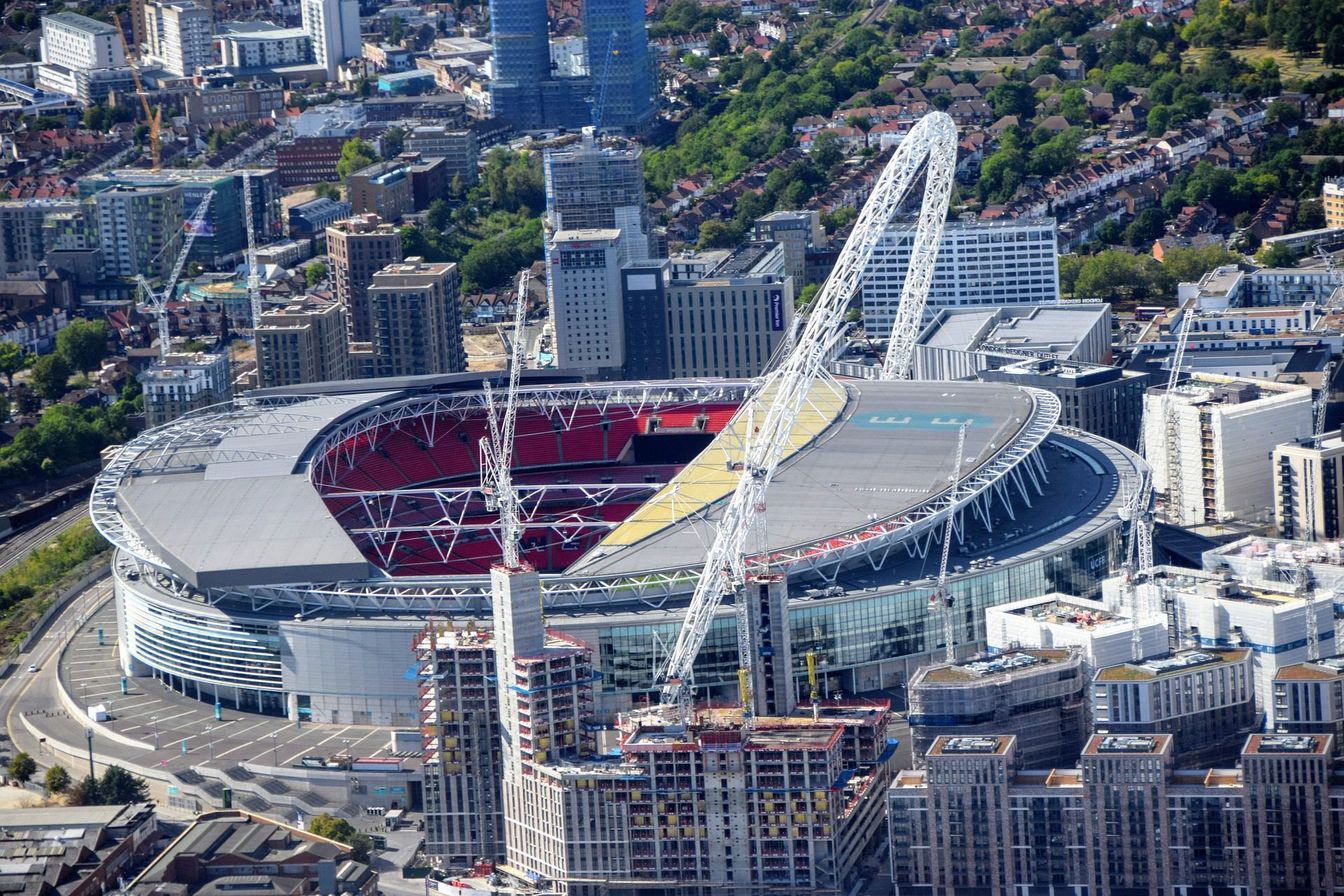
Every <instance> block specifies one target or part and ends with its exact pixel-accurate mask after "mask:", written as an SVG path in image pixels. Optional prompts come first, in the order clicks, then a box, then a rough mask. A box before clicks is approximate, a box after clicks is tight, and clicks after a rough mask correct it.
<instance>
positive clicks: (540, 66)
mask: <svg viewBox="0 0 1344 896" xmlns="http://www.w3.org/2000/svg"><path fill="white" fill-rule="evenodd" d="M490 46H491V49H492V51H493V52H492V56H493V63H494V80H493V81H491V83H490V101H491V104H492V106H493V109H494V114H495V116H496V117H497V118H503V119H505V120H507V121H509V122H512V123H513V124H514V125H516V126H517V127H519V128H523V129H524V130H527V129H532V128H540V127H545V125H544V124H543V121H544V115H543V105H542V101H541V94H542V89H541V88H542V82H543V81H549V80H550V78H551V48H550V41H549V22H548V21H547V18H546V0H490Z"/></svg>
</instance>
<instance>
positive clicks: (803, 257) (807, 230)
mask: <svg viewBox="0 0 1344 896" xmlns="http://www.w3.org/2000/svg"><path fill="white" fill-rule="evenodd" d="M751 238H752V239H753V240H759V241H768V242H775V243H779V244H780V245H781V246H783V247H784V272H785V273H786V274H788V275H789V276H790V277H792V278H793V291H794V292H795V293H798V292H802V291H803V287H804V286H806V285H807V250H808V249H809V248H812V247H815V246H821V245H823V244H824V243H825V241H826V231H825V230H823V229H822V226H821V213H820V212H818V211H816V210H815V209H813V210H811V211H778V212H771V213H770V214H768V215H766V216H765V217H763V218H757V219H756V221H755V223H754V224H752V228H751Z"/></svg>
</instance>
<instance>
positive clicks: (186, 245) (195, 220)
mask: <svg viewBox="0 0 1344 896" xmlns="http://www.w3.org/2000/svg"><path fill="white" fill-rule="evenodd" d="M214 195H215V194H214V191H213V190H212V191H210V192H208V193H206V194H205V198H204V199H202V200H201V204H200V205H198V206H196V211H194V212H192V215H191V219H190V220H188V221H187V222H186V224H184V225H183V234H182V250H181V251H180V252H178V253H177V260H176V261H174V262H173V268H172V271H171V272H170V273H169V274H168V279H167V280H165V281H164V282H163V290H162V291H161V292H156V291H155V289H154V287H153V286H151V285H150V284H149V281H148V280H146V279H145V275H144V274H137V275H136V277H135V280H136V283H137V284H139V286H140V291H141V292H142V293H143V294H144V302H145V304H146V305H148V306H149V308H150V310H151V311H154V312H155V313H157V314H158V318H159V319H158V324H157V325H158V329H159V357H160V358H166V357H167V356H168V348H169V343H170V342H171V336H170V334H169V329H168V302H169V301H171V300H172V297H173V289H174V288H176V286H177V281H178V280H179V279H180V278H181V277H182V269H183V268H185V267H186V266H187V256H188V255H190V254H191V245H192V243H194V242H196V234H197V233H198V232H199V231H200V230H201V228H202V227H203V225H204V224H205V216H206V213H207V212H208V211H209V210H210V200H211V199H212V198H213V197H214Z"/></svg>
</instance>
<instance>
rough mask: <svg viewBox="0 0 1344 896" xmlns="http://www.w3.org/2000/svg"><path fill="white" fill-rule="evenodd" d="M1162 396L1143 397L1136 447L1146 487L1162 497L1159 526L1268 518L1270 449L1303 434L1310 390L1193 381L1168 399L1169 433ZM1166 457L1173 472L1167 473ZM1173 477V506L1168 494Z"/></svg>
mask: <svg viewBox="0 0 1344 896" xmlns="http://www.w3.org/2000/svg"><path fill="white" fill-rule="evenodd" d="M1166 391H1167V390H1166V387H1165V386H1154V387H1153V388H1151V389H1149V390H1148V394H1147V395H1146V396H1145V397H1144V422H1143V445H1144V455H1145V456H1146V457H1147V458H1148V463H1149V464H1151V465H1152V468H1153V487H1154V488H1156V489H1157V490H1158V491H1159V492H1161V493H1162V494H1164V495H1166V496H1167V509H1166V515H1167V521H1168V522H1171V523H1174V524H1177V525H1182V526H1193V525H1201V524H1204V523H1218V522H1223V521H1225V520H1229V519H1233V518H1236V519H1243V520H1266V521H1267V520H1269V519H1270V518H1272V515H1273V511H1272V508H1273V504H1274V485H1273V477H1272V476H1271V469H1272V467H1271V464H1270V461H1269V457H1270V455H1271V453H1272V452H1273V451H1274V448H1275V446H1277V445H1280V444H1282V443H1284V442H1291V441H1294V440H1296V439H1298V438H1301V437H1303V436H1306V435H1308V434H1309V433H1310V432H1311V429H1312V421H1313V415H1312V401H1311V389H1309V388H1307V387H1306V386H1293V385H1285V384H1280V383H1271V382H1260V381H1256V382H1249V381H1246V380H1235V379H1231V378H1228V377H1215V376H1209V375H1197V376H1195V377H1193V378H1191V380H1190V381H1188V382H1187V383H1185V384H1183V385H1181V386H1179V387H1178V388H1177V391H1176V394H1175V395H1173V396H1172V398H1173V399H1174V414H1175V418H1174V431H1170V430H1169V427H1168V422H1167V420H1166V419H1165V414H1164V409H1163V404H1164V400H1165V397H1166ZM1173 438H1175V439H1176V440H1177V452H1176V453H1175V455H1173V452H1172V451H1171V446H1170V444H1169V443H1170V442H1171V440H1172V439H1173ZM1173 456H1178V458H1179V461H1180V465H1181V466H1180V470H1179V471H1169V470H1168V464H1169V461H1170V459H1171V458H1172V457H1173ZM1176 475H1179V477H1180V479H1179V495H1180V501H1179V505H1180V506H1176V501H1175V500H1174V495H1173V481H1174V477H1175V476H1176Z"/></svg>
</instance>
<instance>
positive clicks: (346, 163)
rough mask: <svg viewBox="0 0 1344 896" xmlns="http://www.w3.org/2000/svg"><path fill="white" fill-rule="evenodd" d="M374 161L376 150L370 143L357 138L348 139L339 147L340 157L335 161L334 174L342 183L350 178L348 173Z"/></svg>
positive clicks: (376, 157)
mask: <svg viewBox="0 0 1344 896" xmlns="http://www.w3.org/2000/svg"><path fill="white" fill-rule="evenodd" d="M376 161H378V151H377V150H375V149H374V148H373V145H372V144H370V143H368V142H366V141H364V140H360V139H358V138H356V139H353V140H349V141H347V142H346V144H345V145H344V146H342V147H341V158H340V159H339V160H338V161H337V162H336V174H337V175H338V176H339V177H340V179H341V182H342V183H344V182H345V181H347V180H349V179H350V175H352V174H354V173H355V172H356V171H358V170H360V169H361V168H367V167H369V166H370V165H372V164H373V163H374V162H376Z"/></svg>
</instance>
